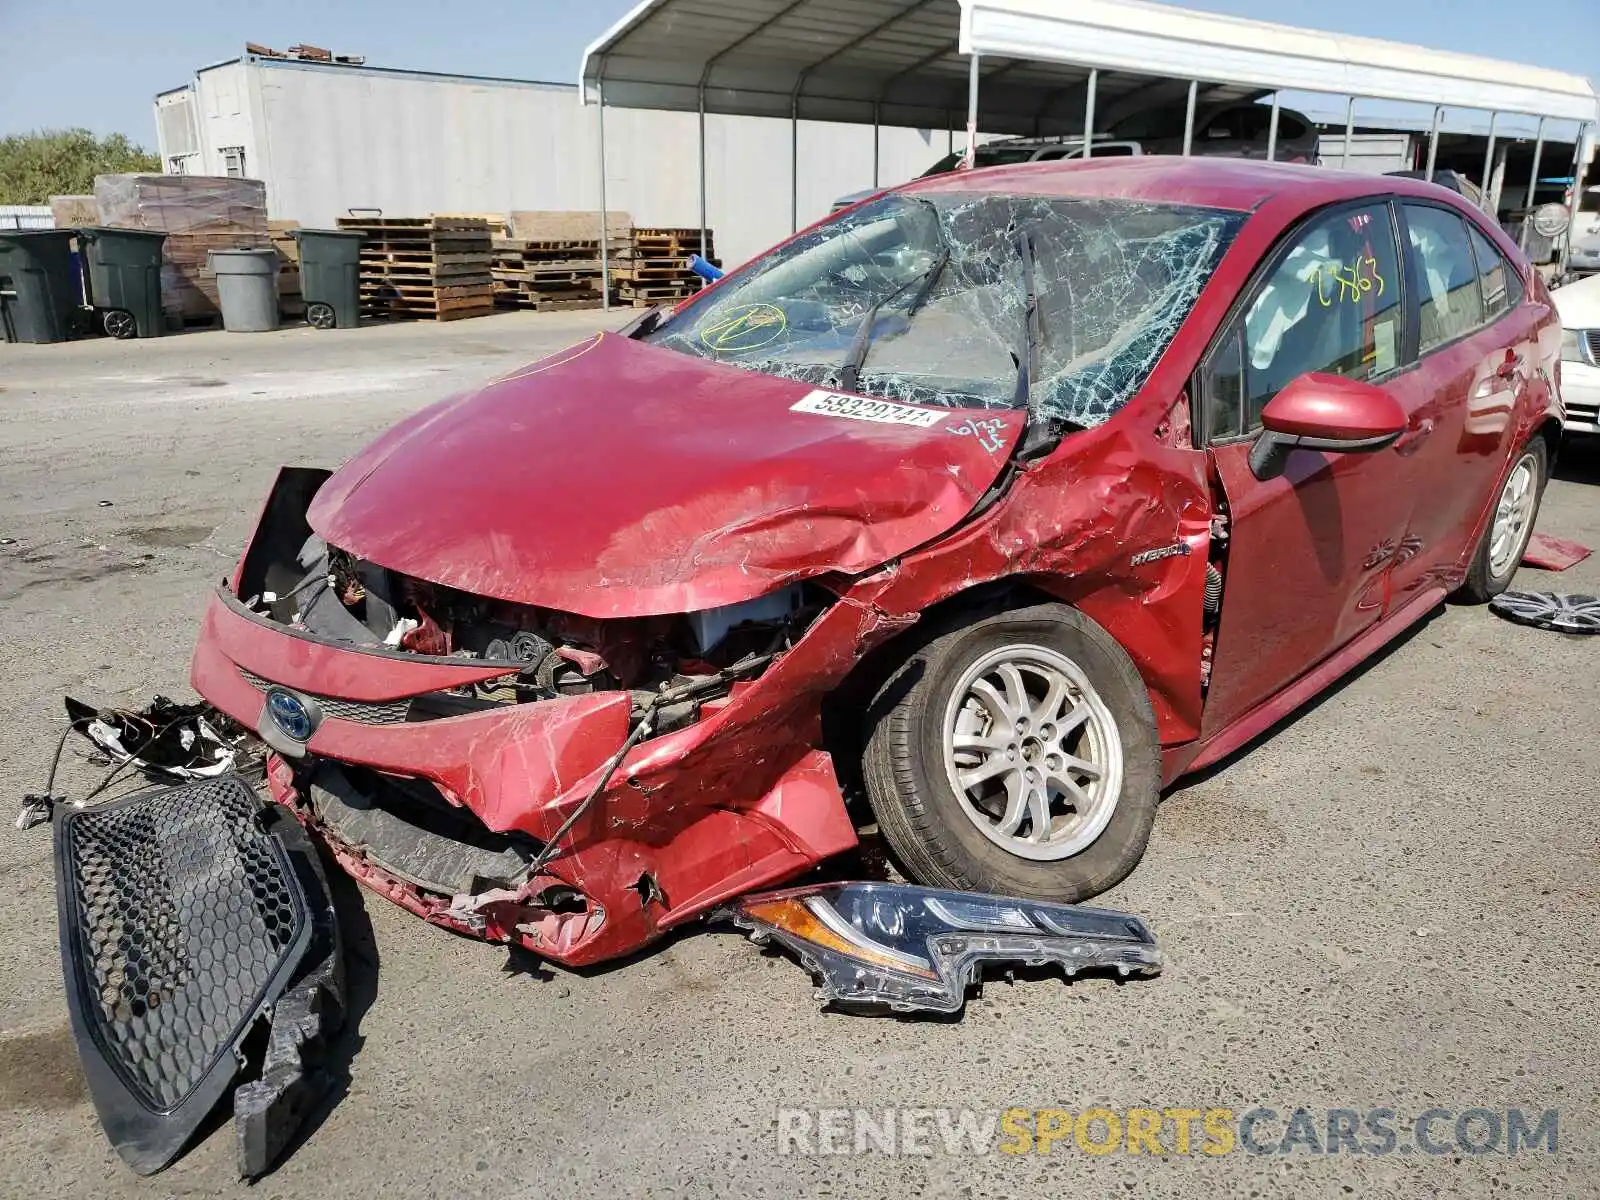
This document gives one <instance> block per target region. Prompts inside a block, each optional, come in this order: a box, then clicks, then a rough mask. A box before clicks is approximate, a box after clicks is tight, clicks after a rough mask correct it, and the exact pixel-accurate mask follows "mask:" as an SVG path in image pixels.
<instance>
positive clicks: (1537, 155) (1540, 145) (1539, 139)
mask: <svg viewBox="0 0 1600 1200" xmlns="http://www.w3.org/2000/svg"><path fill="white" fill-rule="evenodd" d="M1543 157H1544V118H1543V117H1540V118H1539V131H1538V133H1536V134H1535V135H1534V138H1533V170H1532V171H1530V172H1528V199H1527V200H1526V201H1525V202H1524V204H1523V205H1522V209H1523V212H1522V236H1521V237H1519V238H1518V239H1517V245H1518V246H1520V247H1521V248H1522V252H1523V253H1524V254H1526V253H1527V252H1528V231H1529V230H1530V229H1532V228H1533V198H1534V195H1535V193H1536V192H1538V190H1539V160H1540V159H1541V158H1543Z"/></svg>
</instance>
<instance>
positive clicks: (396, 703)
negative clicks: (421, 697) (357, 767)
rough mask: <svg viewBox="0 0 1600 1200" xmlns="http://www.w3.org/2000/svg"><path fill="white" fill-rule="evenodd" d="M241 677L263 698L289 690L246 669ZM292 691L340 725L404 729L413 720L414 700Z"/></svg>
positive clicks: (296, 689) (283, 685) (297, 689)
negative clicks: (274, 691) (277, 689)
mask: <svg viewBox="0 0 1600 1200" xmlns="http://www.w3.org/2000/svg"><path fill="white" fill-rule="evenodd" d="M239 674H241V675H243V676H244V677H245V679H247V680H249V682H250V683H251V685H252V686H254V687H255V688H256V689H257V690H258V691H260V692H261V693H262V694H265V693H266V690H267V689H268V688H272V687H287V686H288V685H287V684H277V683H273V682H272V680H270V679H263V678H261V676H259V675H257V674H255V673H254V672H251V671H246V670H245V669H244V668H243V667H240V668H239ZM289 690H290V691H293V692H296V693H298V694H299V695H302V696H307V697H309V698H310V699H312V700H315V701H316V702H317V707H318V708H320V709H321V710H322V715H323V716H325V717H332V718H333V719H334V720H337V721H355V722H358V723H359V724H362V725H400V724H403V723H404V722H406V721H408V720H410V719H411V701H410V700H371V701H368V700H341V699H339V698H338V697H337V696H319V695H317V694H316V693H315V692H307V691H302V690H301V689H299V688H289Z"/></svg>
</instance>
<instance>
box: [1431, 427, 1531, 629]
mask: <svg viewBox="0 0 1600 1200" xmlns="http://www.w3.org/2000/svg"><path fill="white" fill-rule="evenodd" d="M1524 459H1528V460H1530V461H1531V462H1532V464H1533V470H1534V483H1533V511H1532V512H1530V513H1529V514H1528V519H1527V522H1526V524H1525V525H1524V526H1523V528H1522V532H1521V536H1520V540H1519V542H1518V544H1517V551H1516V553H1515V554H1514V555H1512V556H1511V559H1510V561H1509V562H1507V563H1506V564H1505V565H1504V566H1503V567H1502V569H1501V571H1500V573H1499V574H1498V575H1497V574H1496V573H1495V572H1494V570H1493V568H1492V566H1491V563H1490V558H1491V557H1492V556H1491V554H1490V550H1491V545H1492V541H1493V538H1494V527H1495V514H1494V513H1493V512H1491V513H1490V514H1489V520H1488V522H1487V524H1485V525H1484V527H1483V536H1482V537H1481V538H1479V539H1478V549H1477V551H1476V552H1475V553H1474V554H1473V556H1472V566H1471V567H1470V568H1469V569H1468V570H1467V578H1466V580H1465V581H1464V582H1463V583H1462V584H1461V587H1460V589H1459V590H1458V591H1457V592H1456V594H1455V599H1457V600H1459V601H1462V602H1464V603H1467V604H1485V603H1487V602H1488V601H1490V600H1493V599H1494V598H1495V597H1496V596H1498V595H1499V594H1500V593H1501V592H1503V591H1505V590H1506V588H1507V587H1508V586H1510V584H1511V578H1512V576H1514V575H1515V574H1516V573H1517V566H1518V565H1519V564H1520V563H1521V562H1522V554H1523V551H1525V550H1526V549H1527V548H1528V539H1529V538H1530V537H1532V536H1533V526H1534V522H1535V521H1537V520H1538V518H1539V503H1540V501H1541V500H1543V499H1544V486H1545V484H1546V483H1547V482H1548V481H1549V476H1550V458H1549V451H1548V450H1547V448H1546V447H1545V442H1544V439H1543V438H1542V437H1539V436H1537V435H1535V436H1534V437H1533V439H1532V440H1531V441H1529V442H1528V444H1527V445H1525V446H1523V447H1522V449H1521V450H1519V451H1517V456H1516V457H1515V458H1514V459H1512V460H1511V470H1510V471H1507V472H1506V481H1509V480H1510V478H1511V476H1512V475H1513V474H1514V473H1515V471H1516V469H1517V466H1518V465H1519V464H1520V463H1521V462H1522V461H1523V460H1524ZM1506 481H1502V482H1501V484H1500V491H1498V492H1496V493H1495V509H1496V510H1498V509H1499V507H1500V502H1501V497H1502V495H1503V493H1504V490H1505V487H1506Z"/></svg>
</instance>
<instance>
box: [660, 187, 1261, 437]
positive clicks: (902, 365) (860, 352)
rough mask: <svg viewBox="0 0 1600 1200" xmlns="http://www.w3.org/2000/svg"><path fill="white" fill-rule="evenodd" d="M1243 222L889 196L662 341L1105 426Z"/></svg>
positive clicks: (701, 308)
mask: <svg viewBox="0 0 1600 1200" xmlns="http://www.w3.org/2000/svg"><path fill="white" fill-rule="evenodd" d="M1244 220H1245V215H1244V214H1242V213H1234V212H1225V211H1221V210H1215V209H1203V208H1192V207H1182V206H1177V205H1166V204H1147V203H1141V202H1137V201H1129V200H1109V199H1063V198H1045V197H1034V196H1014V195H993V194H988V193H971V192H968V193H951V192H939V193H934V194H931V195H926V196H923V195H916V194H897V195H889V196H884V197H881V198H879V199H877V200H874V201H872V202H870V203H868V204H864V205H862V206H861V207H859V208H856V209H854V210H851V211H849V212H846V213H844V214H842V215H841V216H840V217H839V218H838V219H836V220H834V221H831V222H829V223H828V224H826V225H824V226H821V227H820V228H818V229H815V230H813V231H811V232H810V233H808V234H806V235H804V236H803V237H800V238H798V239H796V240H795V241H794V242H792V243H790V244H789V245H787V246H785V247H783V248H781V249H779V250H776V251H774V252H773V253H772V254H769V255H767V256H766V257H765V258H762V259H758V260H757V261H756V262H754V263H752V264H751V265H750V266H749V267H748V268H746V269H745V270H742V271H740V272H738V273H736V274H735V275H734V276H732V277H731V278H730V279H729V280H728V281H727V282H726V283H724V284H723V285H722V286H721V287H719V288H717V289H716V290H715V291H713V292H711V293H710V294H708V295H707V296H706V297H705V298H704V299H703V300H701V301H700V302H698V303H695V304H693V305H691V306H690V307H689V308H688V309H687V310H685V311H684V312H682V313H680V314H678V315H677V316H675V317H673V318H672V319H671V320H670V322H667V323H664V324H663V325H661V326H658V327H657V328H656V330H655V331H653V332H652V333H650V334H649V335H648V336H647V338H646V340H647V341H651V342H655V343H657V344H659V345H662V346H667V347H669V348H671V349H674V350H678V351H681V352H683V353H686V354H694V355H698V356H700V357H703V358H711V359H715V360H716V361H718V362H725V363H728V364H730V365H733V366H737V367H743V368H744V369H746V370H750V371H759V372H762V373H764V374H768V375H778V376H783V377H787V378H792V379H796V380H800V381H803V382H806V383H811V384H815V385H818V386H823V387H832V388H840V389H843V390H847V391H856V392H860V393H862V394H865V395H869V396H877V397H880V398H882V399H886V400H893V401H898V402H902V403H908V404H930V405H946V406H949V407H954V408H1019V407H1024V406H1026V407H1028V408H1029V409H1031V410H1032V411H1034V412H1035V413H1038V414H1040V415H1043V416H1047V417H1051V418H1055V419H1058V420H1062V421H1065V422H1067V423H1069V424H1071V425H1076V426H1080V427H1088V426H1091V425H1097V424H1099V423H1100V422H1102V421H1104V420H1106V418H1108V417H1109V416H1111V414H1112V413H1114V412H1116V411H1117V409H1119V408H1121V407H1122V405H1124V404H1125V403H1127V401H1128V400H1129V399H1130V398H1131V397H1132V396H1133V395H1134V393H1135V392H1137V391H1138V389H1139V387H1140V386H1141V385H1142V384H1143V383H1144V381H1145V379H1146V378H1147V377H1148V376H1149V374H1150V371H1151V370H1152V369H1153V368H1154V367H1155V364H1156V362H1157V361H1158V360H1159V359H1160V357H1161V355H1162V353H1163V351H1165V350H1166V348H1167V346H1168V344H1169V343H1170V342H1171V341H1172V338H1173V335H1174V334H1176V332H1177V330H1178V327H1179V326H1180V325H1181V324H1182V323H1183V321H1184V318H1185V317H1187V316H1188V314H1189V311H1190V309H1191V308H1192V307H1193V306H1194V302H1195V300H1196V298H1197V297H1198V296H1199V294H1200V291H1201V289H1202V288H1204V287H1205V284H1206V281H1207V280H1208V279H1210V277H1211V273H1212V271H1213V270H1214V269H1215V268H1216V265H1217V263H1218V261H1220V259H1221V257H1222V254H1223V252H1224V251H1225V250H1226V249H1227V247H1228V245H1229V243H1230V242H1231V241H1232V239H1233V237H1234V235H1235V234H1236V233H1237V232H1238V230H1239V227H1240V226H1241V225H1242V224H1243V223H1244Z"/></svg>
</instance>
